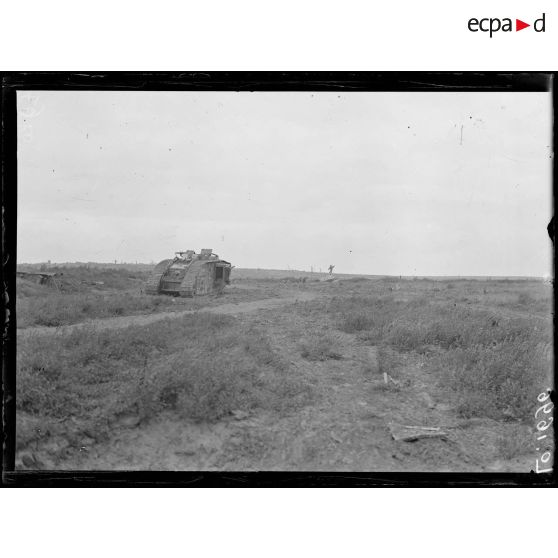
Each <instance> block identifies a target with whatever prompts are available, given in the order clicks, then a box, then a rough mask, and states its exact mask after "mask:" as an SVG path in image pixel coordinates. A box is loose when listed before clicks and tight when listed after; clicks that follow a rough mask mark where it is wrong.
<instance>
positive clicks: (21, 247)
mask: <svg viewBox="0 0 558 558" xmlns="http://www.w3.org/2000/svg"><path fill="white" fill-rule="evenodd" d="M551 117H552V115H551V99H550V95H548V94H542V93H446V92H443V93H442V92H439V93H438V92H436V93H425V92H423V93H299V92H272V93H264V92H255V93H248V92H246V93H245V92H243V93H235V92H97V91H95V92H93V91H78V92H74V91H72V92H54V91H50V92H41V91H39V92H20V93H19V94H18V131H19V138H18V261H19V262H39V261H46V260H51V261H52V262H66V261H99V262H108V261H114V260H118V261H120V260H123V261H139V262H150V261H159V260H161V259H164V258H167V257H171V256H172V255H173V254H174V252H175V251H177V250H186V249H195V250H196V251H198V250H199V249H200V248H206V247H207V248H213V249H214V251H216V252H217V253H218V254H219V255H220V256H222V257H223V258H225V259H227V260H228V261H230V262H232V263H233V265H236V266H237V267H260V268H274V269H287V268H289V267H290V268H293V269H294V268H296V269H305V270H309V269H310V266H313V267H314V269H315V270H319V269H320V268H321V269H323V270H325V269H326V268H327V266H328V265H329V264H335V265H336V268H335V271H338V272H340V273H369V274H395V275H399V274H403V275H539V276H541V275H544V274H547V273H549V272H550V268H551V251H550V248H551V245H550V241H549V240H548V236H547V234H546V225H547V223H548V221H549V220H550V216H551V195H550V193H551V163H552V161H551V158H550V156H551Z"/></svg>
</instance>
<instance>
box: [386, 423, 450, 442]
mask: <svg viewBox="0 0 558 558" xmlns="http://www.w3.org/2000/svg"><path fill="white" fill-rule="evenodd" d="M389 430H390V432H391V436H392V438H393V439H394V440H395V441H403V442H414V441H415V440H419V439H421V438H447V434H446V433H445V432H444V431H443V430H442V429H441V428H439V427H430V426H408V425H406V424H397V423H394V422H391V423H389Z"/></svg>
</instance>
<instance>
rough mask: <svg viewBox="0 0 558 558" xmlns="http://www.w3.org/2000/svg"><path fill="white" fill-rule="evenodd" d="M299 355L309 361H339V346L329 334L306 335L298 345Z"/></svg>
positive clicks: (340, 355)
mask: <svg viewBox="0 0 558 558" xmlns="http://www.w3.org/2000/svg"><path fill="white" fill-rule="evenodd" d="M299 350H300V355H301V356H302V358H305V359H306V360H311V361H325V360H340V359H342V358H343V355H342V354H341V349H340V344H339V341H338V339H336V338H335V337H334V336H333V335H332V334H331V333H329V332H323V333H321V334H320V333H314V334H310V335H307V336H306V337H305V338H304V339H302V341H300V343H299Z"/></svg>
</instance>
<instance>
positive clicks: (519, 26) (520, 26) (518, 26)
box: [515, 19, 531, 31]
mask: <svg viewBox="0 0 558 558" xmlns="http://www.w3.org/2000/svg"><path fill="white" fill-rule="evenodd" d="M525 27H531V24H530V23H525V22H524V21H521V20H520V19H516V20H515V30H516V31H521V30H522V29H525Z"/></svg>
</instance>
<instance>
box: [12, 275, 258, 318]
mask: <svg viewBox="0 0 558 558" xmlns="http://www.w3.org/2000/svg"><path fill="white" fill-rule="evenodd" d="M136 267H137V269H135V268H136ZM40 268H41V266H34V267H30V266H27V267H23V269H24V270H28V271H38V270H39V269H40ZM42 268H43V270H47V269H48V271H49V272H54V273H60V274H62V275H61V276H60V277H58V278H57V285H49V286H47V285H39V284H38V283H36V282H34V281H32V280H29V279H22V278H19V277H18V278H17V284H16V296H17V298H16V303H17V327H18V328H27V327H33V326H46V327H54V326H64V325H70V324H76V323H80V322H86V321H90V320H97V319H102V318H112V317H117V316H132V315H136V314H149V313H157V312H162V311H172V310H198V309H200V308H204V307H208V306H212V305H216V304H222V303H224V302H229V300H231V301H239V300H250V299H253V298H258V297H260V296H265V293H264V292H263V290H262V289H259V288H258V286H257V285H256V284H252V285H251V288H249V289H246V290H244V291H243V292H242V293H238V292H236V293H234V295H233V296H231V292H230V290H228V291H226V292H225V293H223V294H220V295H212V296H209V297H203V298H194V299H188V298H180V297H169V296H165V295H161V296H154V295H146V294H145V293H144V292H143V290H144V286H145V282H146V280H147V278H148V277H149V275H150V273H151V271H150V270H149V269H148V270H146V269H145V266H144V265H143V264H142V265H140V264H138V266H134V265H133V264H128V265H126V266H124V265H122V266H117V267H108V268H103V267H96V266H93V265H79V266H70V267H61V266H48V268H46V267H45V266H42Z"/></svg>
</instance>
